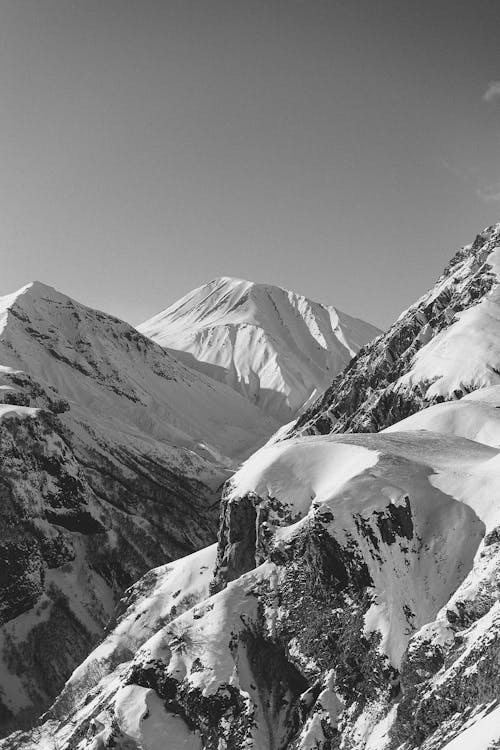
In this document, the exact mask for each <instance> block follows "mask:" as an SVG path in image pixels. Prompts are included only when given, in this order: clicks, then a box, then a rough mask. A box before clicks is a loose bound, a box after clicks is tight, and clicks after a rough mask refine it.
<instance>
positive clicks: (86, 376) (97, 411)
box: [0, 282, 278, 484]
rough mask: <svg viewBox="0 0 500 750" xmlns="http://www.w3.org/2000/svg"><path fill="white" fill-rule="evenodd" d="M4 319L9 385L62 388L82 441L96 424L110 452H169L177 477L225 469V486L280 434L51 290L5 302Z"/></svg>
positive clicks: (239, 402)
mask: <svg viewBox="0 0 500 750" xmlns="http://www.w3.org/2000/svg"><path fill="white" fill-rule="evenodd" d="M0 311H1V315H2V316H3V317H2V320H3V324H2V330H1V333H0V363H1V365H2V372H3V374H4V377H5V376H7V377H8V375H9V374H10V373H13V372H15V371H17V372H19V371H25V372H27V373H29V375H30V376H31V377H32V378H34V379H35V380H36V381H38V382H39V383H41V384H42V385H44V386H45V387H46V388H47V389H48V390H49V391H51V392H53V390H52V389H54V388H55V389H56V391H57V396H59V397H63V398H65V399H67V401H68V402H69V404H70V406H71V412H70V413H66V414H65V415H63V418H64V419H65V420H71V427H72V429H73V430H75V431H76V432H81V428H80V430H79V428H78V424H79V423H86V424H90V425H92V428H93V429H94V430H95V429H97V430H99V431H100V432H101V434H102V435H103V438H104V440H105V442H107V443H110V444H113V443H117V444H118V445H123V446H131V445H132V446H134V445H137V446H138V447H139V449H140V448H141V446H143V445H146V446H149V447H150V450H157V451H160V452H162V453H163V454H164V455H165V454H166V453H167V454H168V455H169V460H170V462H171V465H172V468H174V469H178V470H179V471H181V473H182V474H184V475H186V474H188V475H190V476H193V477H196V478H203V476H204V475H205V476H206V478H207V481H210V474H213V470H214V468H217V470H218V471H219V476H218V478H216V479H212V480H211V481H213V482H214V483H215V484H217V483H218V482H220V479H221V476H220V470H221V468H222V469H225V470H227V469H228V468H230V467H232V466H233V465H234V464H235V463H237V462H239V461H240V460H241V459H242V458H245V457H246V456H248V455H249V454H250V453H251V452H252V450H254V449H255V447H257V446H259V445H261V444H262V443H263V442H265V440H266V439H267V438H268V437H269V436H270V435H271V434H273V432H274V431H275V429H276V428H277V427H278V423H277V422H276V421H275V420H273V419H270V418H266V417H265V416H264V415H263V414H262V412H261V411H260V410H259V409H257V408H256V407H255V406H253V405H252V404H250V403H249V402H248V400H247V399H245V398H242V397H241V396H240V395H238V394H236V393H235V392H234V390H233V389H232V388H229V387H228V386H226V385H224V384H222V383H217V382H214V381H213V380H212V379H211V378H207V377H206V376H204V375H203V374H201V373H199V372H195V371H193V370H191V369H189V368H188V367H186V366H185V365H183V364H182V363H180V362H179V361H178V360H177V359H175V358H174V357H173V356H172V355H170V354H168V353H167V352H166V351H165V350H164V349H162V348H161V347H160V346H157V345H155V344H154V343H153V342H151V341H150V340H149V339H147V338H145V337H143V336H141V335H139V334H138V333H137V332H136V331H135V329H133V328H132V327H131V326H129V325H128V324H126V323H124V322H122V321H120V320H118V319H116V318H113V317H112V316H109V315H106V314H104V313H101V312H99V311H97V310H92V309H91V308H87V307H85V306H84V305H81V304H79V303H77V302H75V301H74V300H72V299H71V298H69V297H67V296H66V295H63V294H61V293H59V292H57V291H56V290H54V289H52V288H51V287H48V286H46V285H44V284H41V283H39V282H34V283H32V284H28V285H27V286H25V287H23V288H22V289H21V290H19V291H18V292H16V293H15V294H12V295H8V296H7V297H3V298H0ZM12 312H14V313H15V315H14V314H10V313H12ZM0 374H1V373H0ZM0 385H1V383H0Z"/></svg>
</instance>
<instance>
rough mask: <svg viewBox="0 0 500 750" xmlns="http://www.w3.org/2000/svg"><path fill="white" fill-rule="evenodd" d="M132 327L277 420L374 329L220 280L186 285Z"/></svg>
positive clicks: (304, 302)
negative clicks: (174, 297) (186, 288)
mask: <svg viewBox="0 0 500 750" xmlns="http://www.w3.org/2000/svg"><path fill="white" fill-rule="evenodd" d="M138 330H139V331H141V333H143V334H145V335H146V336H149V337H150V338H151V339H153V340H154V341H156V342H157V343H158V344H160V345H161V346H164V347H166V348H167V349H170V350H172V351H173V352H174V353H175V355H176V356H178V357H179V358H180V359H181V360H182V361H184V362H185V363H186V364H188V365H190V366H192V367H194V368H196V369H198V370H199V371H200V372H204V373H207V374H208V375H210V376H211V377H212V378H215V379H216V380H219V381H222V382H224V383H227V384H228V385H230V386H231V387H232V388H234V389H235V390H237V391H238V392H239V393H242V394H243V395H244V396H246V397H247V398H248V399H249V400H250V401H252V403H255V404H257V405H258V406H259V407H260V408H261V409H262V410H263V411H265V412H266V413H268V414H269V415H271V416H273V417H274V418H276V419H278V420H279V421H280V422H281V423H285V422H288V421H290V420H291V419H292V418H293V417H295V416H296V415H297V413H298V412H299V411H300V410H301V409H302V408H303V406H304V405H305V404H308V403H309V402H310V401H311V400H312V399H314V398H316V397H317V396H318V395H319V394H320V393H321V392H322V391H323V390H324V389H325V388H326V387H327V386H328V385H329V384H330V383H331V380H332V378H333V377H334V376H335V375H336V374H337V373H338V372H339V371H340V370H341V369H342V368H343V367H345V365H346V364H347V363H348V362H349V360H350V359H351V357H352V356H353V355H354V354H355V353H356V352H357V351H358V350H359V349H360V347H361V346H363V345H364V344H366V343H367V342H368V341H370V340H371V339H373V338H374V337H375V336H377V335H378V334H379V333H380V331H379V330H378V329H377V328H375V326H372V325H370V324H369V323H365V322H363V321H361V320H357V319H356V318H352V317H350V316H349V315H346V314H345V313H342V312H340V311H339V310H336V309H335V308H334V307H327V306H324V305H321V304H320V303H318V302H313V301H311V300H309V299H307V298H306V297H303V296H301V295H298V294H295V292H290V291H287V290H286V289H281V288H280V287H276V286H270V285H265V284H256V283H252V282H249V281H243V280H240V279H232V278H227V277H223V278H219V279H214V280H213V281H211V282H209V283H208V284H204V285H203V286H201V287H199V288H197V289H194V290H193V291H191V292H189V293H188V294H187V295H186V296H184V297H182V299H180V300H179V301H178V302H176V303H174V304H173V305H171V306H170V307H168V308H167V309H166V310H164V311H163V312H161V313H159V314H158V315H156V316H154V317H153V318H151V319H150V320H148V321H146V322H145V323H142V325H140V326H138Z"/></svg>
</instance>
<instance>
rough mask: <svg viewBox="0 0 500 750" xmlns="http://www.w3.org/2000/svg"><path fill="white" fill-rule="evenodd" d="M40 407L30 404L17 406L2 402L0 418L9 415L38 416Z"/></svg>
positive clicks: (21, 416)
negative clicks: (35, 407) (32, 406)
mask: <svg viewBox="0 0 500 750" xmlns="http://www.w3.org/2000/svg"><path fill="white" fill-rule="evenodd" d="M38 412H39V409H33V408H31V407H29V406H17V405H12V404H0V420H2V419H6V418H8V417H20V418H23V417H36V415H37V414H38Z"/></svg>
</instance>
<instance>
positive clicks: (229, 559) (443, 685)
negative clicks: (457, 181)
mask: <svg viewBox="0 0 500 750" xmlns="http://www.w3.org/2000/svg"><path fill="white" fill-rule="evenodd" d="M499 253H500V225H496V226H494V227H490V228H489V229H488V230H485V231H484V232H483V233H482V234H481V235H479V236H478V237H477V238H476V240H475V242H474V243H473V244H472V245H470V246H467V247H466V248H464V249H463V250H462V251H461V252H460V253H459V254H458V255H457V256H456V257H455V258H454V259H453V261H452V263H451V264H450V266H449V267H448V269H447V270H446V271H445V273H444V275H443V276H442V277H441V279H440V280H439V281H438V283H437V285H436V286H435V287H434V289H433V290H431V292H429V293H428V294H426V295H424V296H423V297H422V298H421V299H420V300H419V301H417V303H415V305H413V306H412V307H411V308H409V310H408V311H406V312H405V313H403V314H402V315H401V316H400V318H399V319H398V321H397V322H396V323H395V324H394V326H393V327H392V328H391V330H390V331H389V332H388V333H387V334H383V335H381V336H379V338H378V339H376V340H375V341H374V342H372V343H371V344H368V345H367V346H365V347H364V348H363V349H362V350H361V351H360V352H359V354H358V355H357V356H356V357H355V358H354V360H353V361H352V362H351V364H349V365H348V366H347V368H346V369H345V371H344V372H343V373H342V374H341V375H339V376H338V377H337V378H336V379H335V380H334V383H333V386H332V387H331V388H330V389H329V390H328V391H327V393H326V395H325V397H324V398H323V399H320V400H319V401H318V402H316V404H315V405H314V406H313V407H312V408H311V409H310V410H309V411H308V412H306V413H304V415H303V416H302V417H301V418H300V419H299V421H298V423H297V424H296V425H295V426H294V427H293V428H284V429H282V430H280V431H279V433H278V435H277V436H275V437H274V439H273V440H272V441H269V442H268V443H267V444H266V445H265V446H264V447H263V448H261V449H260V450H258V451H257V452H256V453H254V454H253V455H252V456H251V457H250V458H248V459H247V460H246V461H245V462H244V463H243V465H242V466H241V467H240V468H239V469H238V471H236V473H235V474H233V475H232V476H231V477H230V479H228V480H227V481H226V483H225V485H224V488H223V490H222V497H221V507H220V522H219V533H218V543H217V545H211V546H208V547H207V548H206V549H202V550H199V551H197V552H194V553H193V554H190V555H188V556H187V557H183V558H182V559H180V560H177V561H176V562H174V563H169V564H167V565H163V566H161V567H158V568H155V569H154V570H153V571H151V572H150V573H148V574H146V575H145V576H144V577H143V578H142V579H141V580H140V581H138V582H137V583H136V584H135V585H134V586H132V588H130V589H129V590H128V591H127V593H126V595H125V596H124V597H123V599H122V601H121V602H120V605H119V607H118V609H117V611H116V613H115V618H114V621H113V622H112V623H111V624H110V626H109V629H108V630H107V634H106V637H105V638H104V640H102V641H101V643H100V644H99V645H98V646H97V648H96V649H95V650H94V651H93V652H92V653H90V654H89V655H88V656H87V658H86V659H85V660H84V661H83V663H82V664H81V666H80V667H78V668H77V669H76V670H75V671H74V673H73V674H72V676H71V677H70V679H69V680H68V681H67V683H66V685H65V687H64V689H63V690H62V692H61V693H60V695H59V696H58V698H57V699H56V700H55V702H54V703H53V705H52V706H51V708H50V709H49V710H48V711H47V713H46V714H45V715H44V716H43V717H42V720H41V722H40V724H39V725H38V726H36V727H35V728H34V729H31V730H29V731H26V732H23V731H18V732H16V733H14V734H12V735H10V736H9V737H7V738H5V739H4V740H2V741H0V749H1V750H35V749H36V750H38V749H39V748H40V749H41V750H111V748H113V749H114V750H165V748H167V749H168V750H170V749H171V750H179V749H180V748H183V749H184V750H242V749H243V748H245V749H247V750H417V748H418V749H419V750H499V748H500V501H499V498H500V418H499V416H498V415H499V414H500V349H499V344H498V342H499V341H500V327H499V326H500V322H499V321H500V306H499V302H500V296H499V295H500V289H499V284H498V276H497V274H498V271H499V270H500V254H499ZM247 299H248V298H247V297H246V296H245V294H243V297H242V302H241V306H242V307H243V306H244V305H245V304H246V302H247ZM261 307H262V306H261V305H259V309H261ZM236 309H238V307H237V308H236ZM137 335H139V334H137ZM153 346H155V345H153ZM155 351H156V350H155ZM200 377H201V376H200ZM259 383H260V380H259ZM221 387H222V386H221ZM232 392H233V393H234V391H232ZM234 395H235V396H236V394H234ZM47 398H48V397H47ZM51 398H52V396H51ZM35 406H37V404H35V403H30V404H25V405H23V406H22V407H19V409H22V411H16V413H15V414H12V413H11V412H9V411H6V412H5V414H4V415H3V421H4V422H5V424H6V425H8V424H15V423H16V421H17V422H19V423H20V424H21V425H23V429H24V430H29V429H31V425H32V424H33V420H36V419H37V418H38V417H37V415H38V414H39V413H41V412H36V413H35V411H34V408H33V407H35ZM61 410H62V405H61V404H60V403H59V404H57V403H53V404H52V411H61ZM48 411H50V408H47V406H46V407H45V410H44V412H43V413H44V414H46V413H47V412H48ZM68 414H71V410H70V411H69V412H63V413H62V415H59V416H57V417H56V416H54V414H52V416H51V417H50V416H49V417H48V420H49V421H48V422H47V424H46V426H45V428H44V429H46V430H47V431H49V430H52V431H53V432H57V431H56V429H55V428H56V427H57V428H58V425H59V422H60V423H61V424H62V420H63V419H64V418H67V415H68ZM58 429H59V428H58ZM354 431H357V432H356V434H350V433H353V432H354ZM74 432H75V431H74V430H73V433H72V434H74ZM335 432H338V433H343V434H333V433H335ZM301 433H304V434H301ZM318 433H325V434H318ZM37 434H38V433H37ZM65 434H66V433H63V434H62V435H61V441H62V439H63V438H64V436H65ZM50 435H51V437H50V439H49V440H47V439H44V443H43V445H46V444H48V445H50V446H51V449H52V450H56V451H59V452H60V453H62V452H64V451H68V454H67V458H65V461H64V465H65V466H67V467H68V473H69V474H70V475H71V476H73V475H74V476H75V477H76V478H77V479H80V478H81V482H82V485H81V493H82V500H81V501H80V502H79V504H78V508H79V510H80V512H82V513H83V517H84V518H85V519H86V520H87V522H88V523H89V524H90V525H91V524H92V521H91V519H90V518H88V517H87V515H86V513H87V511H88V514H89V515H90V517H91V518H92V519H94V520H97V521H98V522H99V523H103V520H102V518H103V516H102V515H99V514H97V513H95V512H94V503H93V501H92V498H91V497H90V496H89V495H88V492H89V491H90V492H92V491H94V484H92V482H91V479H92V476H93V475H92V474H91V475H89V476H88V473H87V472H84V471H83V470H81V465H82V464H81V462H80V461H79V460H78V459H77V458H75V462H76V463H75V465H73V463H72V456H73V455H76V453H75V448H74V447H73V446H72V445H69V444H64V443H63V442H61V441H58V440H57V439H56V438H53V437H52V433H50ZM284 435H285V437H288V439H283V436H284ZM35 437H36V436H35ZM9 450H10V449H9ZM70 450H71V451H72V453H70V452H69V451H70ZM34 454H35V456H37V455H38V454H37V451H36V450H35V451H34ZM43 455H44V454H43ZM37 460H38V459H37ZM34 476H35V478H37V477H38V467H35V471H34ZM28 478H29V476H28ZM57 480H58V481H59V478H57ZM30 481H31V480H30ZM66 481H67V480H66V479H63V480H62V482H61V481H59V485H60V488H61V489H60V490H59V492H56V493H55V494H56V498H57V497H59V496H60V494H61V493H63V492H64V486H65V484H66ZM85 483H86V484H85ZM52 486H53V485H52V484H49V485H48V489H49V490H50V489H51V488H52ZM87 486H88V488H89V489H87ZM25 495H26V497H28V499H29V500H30V502H33V501H34V500H36V498H37V497H38V496H37V495H35V494H34V493H33V492H25ZM47 508H48V509H49V513H51V514H55V513H59V512H61V511H60V510H59V506H58V504H57V500H56V501H55V500H53V498H52V495H50V493H49V496H48V503H47ZM63 514H66V515H70V510H69V508H66V509H65V510H63ZM68 523H70V521H68ZM56 549H57V551H59V550H60V546H57V545H56ZM19 554H20V553H19V552H18V553H17V555H18V556H19ZM51 554H55V553H54V552H52V549H51ZM61 554H62V553H61ZM16 559H17V558H16ZM25 559H26V560H28V559H29V560H31V559H32V558H31V556H30V555H28V553H26V556H25ZM24 570H30V571H32V572H31V574H30V575H31V577H30V580H28V581H25V582H24V587H21V586H16V587H15V588H16V592H18V593H19V596H21V597H28V596H29V595H30V583H31V582H32V581H35V582H36V581H37V578H36V576H37V575H38V573H37V571H38V568H35V569H33V570H32V568H31V567H30V566H29V565H28V563H23V565H22V566H21V571H24ZM92 590H95V586H94V588H93V589H92ZM89 596H90V593H89ZM96 598H97V601H101V598H102V597H101V595H100V594H98V595H97V597H96ZM15 605H16V603H15V601H14V606H15ZM11 606H12V603H11ZM87 611H88V612H91V613H93V612H96V611H97V609H96V605H95V602H94V603H92V604H89V606H88V607H87ZM96 616H97V615H96ZM5 653H6V654H10V653H12V648H11V646H10V645H9V647H8V648H7V649H6V650H5ZM16 666H17V665H14V667H13V668H12V669H11V672H12V674H15V673H16Z"/></svg>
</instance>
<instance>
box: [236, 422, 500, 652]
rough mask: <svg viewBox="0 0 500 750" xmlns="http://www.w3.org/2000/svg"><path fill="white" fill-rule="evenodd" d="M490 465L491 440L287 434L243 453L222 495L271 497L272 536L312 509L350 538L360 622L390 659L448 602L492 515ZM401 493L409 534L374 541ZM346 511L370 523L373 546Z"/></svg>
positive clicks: (498, 457) (496, 511) (493, 474)
mask: <svg viewBox="0 0 500 750" xmlns="http://www.w3.org/2000/svg"><path fill="white" fill-rule="evenodd" d="M499 466H500V454H499V452H498V451H497V450H495V449H494V448H492V447H489V446H486V445H482V444H480V443H477V442H473V441H470V440H466V439H464V438H461V437H457V436H453V435H442V434H436V433H432V432H428V431H425V430H421V431H417V432H391V433H387V432H386V433H380V434H360V435H351V434H349V435H347V434H346V435H328V436H315V437H307V438H295V439H291V440H289V441H287V442H286V443H278V444H270V445H268V446H265V447H264V448H262V449H261V450H260V451H258V452H257V453H256V454H254V456H252V457H251V458H250V459H248V461H246V462H245V463H244V464H243V466H242V468H241V469H240V470H239V471H238V472H237V473H236V474H235V475H234V476H233V478H232V479H231V481H230V488H231V489H230V492H229V499H230V500H231V501H233V502H237V501H238V500H237V499H238V497H241V496H243V495H245V494H247V493H249V492H255V493H256V494H257V495H258V496H259V497H260V498H262V500H263V501H264V502H265V500H266V499H267V498H268V497H272V498H274V499H276V500H278V501H280V502H281V503H282V505H283V506H284V507H285V508H286V510H288V511H289V512H290V513H289V516H288V517H289V518H292V519H293V523H291V522H290V523H288V524H287V523H285V526H284V528H281V529H278V530H277V531H276V532H275V538H276V541H277V542H278V541H280V542H284V541H286V539H287V538H289V537H290V536H291V535H293V534H295V533H297V531H298V530H299V529H300V528H301V526H302V524H304V523H306V522H307V519H308V518H310V517H312V516H316V517H318V518H320V519H321V518H322V517H323V518H324V519H326V520H324V521H323V524H324V525H325V526H326V528H328V530H329V532H330V533H331V534H332V535H333V536H335V538H336V539H337V540H338V541H339V542H340V543H347V539H348V538H354V539H356V541H357V544H358V546H359V548H360V549H361V551H362V553H363V557H364V559H365V561H366V562H367V564H368V568H369V572H370V575H371V578H372V580H373V586H374V588H373V591H372V595H373V599H374V601H373V604H372V606H371V608H370V609H369V611H368V613H367V617H366V621H365V630H366V632H370V631H371V630H374V629H376V630H378V631H379V632H380V634H381V636H382V642H381V646H380V648H381V650H382V651H383V652H384V653H386V654H387V655H388V656H389V657H390V659H391V661H392V663H393V664H394V665H395V666H398V665H399V662H400V659H401V656H402V654H403V652H404V649H405V648H406V644H407V643H408V638H409V636H410V635H411V633H413V632H415V631H416V630H417V629H418V628H419V627H421V626H422V625H423V624H425V623H426V622H430V621H432V620H433V619H434V617H435V616H436V614H437V612H438V611H439V610H440V609H441V607H442V606H443V605H444V604H445V603H446V602H448V600H449V598H450V596H451V595H452V593H453V592H454V591H455V590H456V589H457V587H458V586H459V585H460V584H461V583H462V581H463V580H464V579H465V577H466V576H467V574H468V572H469V571H470V570H471V569H472V566H473V561H474V556H475V554H476V551H477V550H478V548H479V545H480V543H481V539H482V537H483V535H484V533H485V530H486V531H487V530H489V529H491V528H493V527H494V526H495V525H497V524H498V523H499V522H500V507H499V506H498V502H497V500H496V498H497V497H498V495H499V492H500V471H499V469H498V467H499ZM406 502H409V505H410V508H411V513H412V523H413V535H412V538H411V539H406V538H400V539H399V542H398V543H397V544H386V543H384V540H383V539H382V538H381V536H380V531H379V529H378V527H377V525H376V522H375V520H374V519H375V518H376V515H375V514H376V513H378V512H380V511H384V512H387V509H388V508H389V507H390V506H391V505H394V506H397V507H400V508H405V504H406ZM327 509H328V510H329V511H330V515H328V514H327V515H325V510H327ZM331 517H333V520H329V519H330V518H331ZM356 517H361V518H363V519H365V521H367V522H370V525H371V529H372V532H373V534H374V535H375V536H376V537H377V538H378V545H379V550H378V551H375V549H374V548H373V546H372V544H371V542H370V539H369V538H367V537H366V536H364V535H363V534H362V533H361V532H360V530H359V528H358V526H357V524H356ZM301 519H302V520H301ZM281 523H283V521H281ZM408 613H410V614H408Z"/></svg>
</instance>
